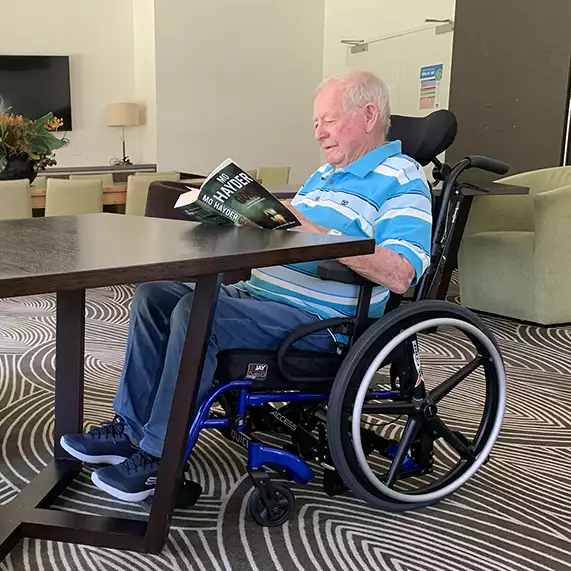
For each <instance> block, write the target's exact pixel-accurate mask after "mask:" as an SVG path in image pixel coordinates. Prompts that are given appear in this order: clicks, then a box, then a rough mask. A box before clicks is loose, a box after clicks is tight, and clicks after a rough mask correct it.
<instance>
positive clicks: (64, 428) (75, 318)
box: [54, 290, 85, 458]
mask: <svg viewBox="0 0 571 571" xmlns="http://www.w3.org/2000/svg"><path fill="white" fill-rule="evenodd" d="M84 359H85V290H79V291H70V292H59V293H58V294H57V309H56V385H55V430H54V458H69V457H70V456H69V455H68V453H67V452H66V451H65V450H64V449H63V448H62V447H61V446H60V438H61V437H62V436H63V435H64V434H73V433H77V432H82V431H83V367H84Z"/></svg>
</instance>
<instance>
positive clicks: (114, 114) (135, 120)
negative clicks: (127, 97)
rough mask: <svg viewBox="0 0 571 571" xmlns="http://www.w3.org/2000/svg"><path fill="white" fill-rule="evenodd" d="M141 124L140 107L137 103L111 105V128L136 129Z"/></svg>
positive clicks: (109, 121)
mask: <svg viewBox="0 0 571 571" xmlns="http://www.w3.org/2000/svg"><path fill="white" fill-rule="evenodd" d="M138 124H139V106H138V105H137V104H136V103H109V105H107V125H108V126H109V127H134V126H136V125H138Z"/></svg>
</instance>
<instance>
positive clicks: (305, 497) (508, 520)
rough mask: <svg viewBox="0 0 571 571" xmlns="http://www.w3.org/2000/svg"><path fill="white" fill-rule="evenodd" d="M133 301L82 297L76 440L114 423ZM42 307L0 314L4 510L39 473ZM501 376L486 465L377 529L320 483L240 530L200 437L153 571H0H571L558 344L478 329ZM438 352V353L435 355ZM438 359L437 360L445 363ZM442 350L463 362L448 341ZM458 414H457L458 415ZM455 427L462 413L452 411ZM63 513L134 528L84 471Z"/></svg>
mask: <svg viewBox="0 0 571 571" xmlns="http://www.w3.org/2000/svg"><path fill="white" fill-rule="evenodd" d="M131 294H132V290H131V289H130V288H128V287H115V288H108V289H101V290H95V291H90V292H88V302H87V312H88V314H87V339H86V346H87V356H86V403H85V418H86V424H87V425H92V424H96V423H99V422H100V421H101V420H104V419H109V418H110V416H111V415H112V411H111V399H112V396H113V394H114V392H115V390H116V387H117V380H118V377H119V373H120V370H121V365H122V360H123V351H124V346H125V339H126V334H127V321H128V309H129V303H130V298H131ZM54 307H55V298H54V297H53V296H35V297H28V298H19V299H6V300H0V410H1V412H0V443H1V452H0V454H1V459H0V462H1V464H0V501H1V502H2V503H6V502H9V501H10V500H11V498H13V497H14V496H15V495H16V493H17V491H18V490H19V489H21V488H22V487H23V486H24V485H25V484H26V483H27V482H28V481H29V480H30V479H31V478H32V477H33V476H34V475H35V474H36V473H37V472H38V471H39V470H40V469H41V468H42V467H43V466H44V465H45V464H46V463H47V462H48V461H49V460H50V458H51V452H50V451H51V449H52V430H53V417H52V407H53V379H54V361H55V348H54V326H55V314H54ZM486 321H487V323H488V324H489V325H490V326H491V328H492V329H493V331H494V332H495V334H496V335H497V337H498V339H499V341H500V344H501V347H502V350H503V353H504V357H505V363H506V368H507V372H508V407H507V414H506V419H505V422H504V427H503V431H502V435H501V437H500V440H499V441H498V443H497V445H496V447H495V449H494V452H493V454H492V459H491V461H490V463H489V464H487V465H486V466H485V467H484V468H483V469H482V470H481V472H479V473H478V474H477V475H476V477H475V478H473V479H472V480H471V481H470V482H469V483H468V484H467V485H466V486H465V487H464V488H463V489H462V490H460V491H459V492H458V493H457V494H456V495H455V496H453V497H452V498H451V499H448V500H447V501H445V502H442V503H441V504H440V505H438V506H436V507H432V508H428V509H425V510H423V511H421V512H413V513H406V514H397V515H393V514H387V513H382V512H379V511H375V510H373V509H370V508H368V507H367V506H366V505H365V504H364V503H363V502H361V501H359V500H357V499H355V498H353V497H351V496H338V497H335V498H329V497H328V496H326V495H325V494H324V493H323V492H322V489H321V481H320V477H318V478H317V480H316V481H315V482H314V483H312V484H310V485H309V486H306V487H295V486H294V487H293V489H294V491H295V493H296V498H297V506H298V510H297V515H296V517H295V518H294V519H293V520H291V521H290V522H289V523H288V524H287V525H286V526H284V527H283V528H278V529H272V530H267V529H261V528H260V527H258V526H257V525H256V524H254V523H253V522H251V521H250V520H249V518H248V517H247V516H246V515H245V511H246V499H247V495H248V490H249V488H250V485H249V482H248V480H247V479H246V476H245V470H244V465H245V458H244V454H243V453H242V451H241V450H240V449H238V448H237V447H235V446H234V445H233V444H230V443H228V442H227V441H226V440H224V439H223V438H222V437H221V436H219V435H218V434H217V433H215V432H211V433H209V434H207V435H204V436H202V437H201V440H200V442H199V445H198V449H197V450H196V453H195V455H194V464H193V472H194V473H193V474H192V476H193V478H194V479H196V480H198V481H200V482H201V483H202V484H203V485H204V493H203V495H202V497H201V498H200V500H199V502H198V504H197V505H196V506H195V507H194V508H193V509H192V510H187V511H178V512H177V513H176V516H175V519H174V525H173V528H172V531H171V536H170V539H169V542H168V545H167V546H166V548H165V549H164V551H163V553H162V555H160V556H149V555H142V554H137V553H128V552H120V551H113V550H105V549H99V548H93V547H87V546H74V545H67V544H60V543H53V542H46V541H35V540H25V541H22V542H21V543H20V544H19V545H18V546H17V547H16V548H15V549H14V550H13V552H12V553H11V555H10V556H9V557H8V558H7V559H6V560H5V561H4V562H3V563H2V564H0V570H2V571H8V570H24V569H25V570H26V571H36V570H42V571H48V570H56V569H57V570H67V571H69V570H76V569H81V570H83V569H85V570H91V571H103V570H110V571H111V570H117V571H119V570H123V569H133V570H137V571H146V570H149V571H151V570H153V571H154V570H161V571H162V570H173V571H174V570H181V571H182V570H184V571H189V570H200V571H210V570H215V571H228V570H235V571H238V570H246V569H248V570H249V569H253V570H260V571H262V570H265V569H276V570H280V571H290V570H293V569H304V570H314V569H315V570H323V571H326V570H327V571H337V570H339V571H341V570H344V569H350V570H353V571H356V570H371V571H372V570H383V571H452V570H458V571H459V570H463V571H470V570H485V571H516V570H517V571H524V570H525V571H528V570H530V571H531V570H534V571H535V570H537V571H547V570H563V569H567V570H568V569H570V568H571V567H570V566H571V532H570V531H569V528H570V524H571V491H570V490H571V328H552V329H544V328H538V327H532V326H528V325H522V324H517V323H514V322H510V321H504V320H499V319H491V318H486ZM448 343H450V340H447V341H444V340H443V342H442V346H443V347H447V346H448ZM430 346H431V347H434V348H435V353H434V354H433V355H432V357H433V359H432V360H431V364H432V365H433V364H434V359H438V358H442V359H444V358H445V357H446V355H445V353H447V351H438V345H437V344H435V343H434V342H433V343H431V344H430ZM454 346H455V348H456V349H457V348H458V347H461V343H460V341H458V342H457V343H456V344H455V345H454ZM464 406H466V407H469V403H468V404H465V405H464ZM465 412H466V414H467V415H469V414H470V410H469V409H468V408H467V409H465ZM57 505H58V506H59V508H60V509H65V510H71V511H76V512H80V513H93V514H115V515H117V514H121V515H123V516H125V515H127V516H129V517H144V511H143V510H142V509H141V508H140V507H139V506H137V505H127V504H123V503H121V502H119V501H115V500H113V499H112V498H109V497H108V496H106V495H105V494H103V493H102V492H99V490H97V489H95V488H94V487H93V486H92V485H91V481H90V479H89V471H88V470H86V471H85V473H83V474H82V475H81V476H80V477H79V478H78V479H77V480H76V481H75V482H74V484H73V485H72V486H71V487H70V489H69V491H68V492H67V493H66V494H65V495H64V496H62V498H61V499H60V501H59V503H58V504H57Z"/></svg>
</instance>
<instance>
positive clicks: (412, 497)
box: [351, 318, 506, 504]
mask: <svg viewBox="0 0 571 571" xmlns="http://www.w3.org/2000/svg"><path fill="white" fill-rule="evenodd" d="M440 326H452V327H456V328H457V329H460V330H462V331H464V332H465V333H468V334H469V335H470V336H473V337H474V338H476V339H477V340H478V341H479V342H480V343H481V344H482V345H483V346H484V347H485V349H486V350H487V352H488V354H489V355H490V356H491V357H492V363H493V365H494V368H495V371H496V377H497V385H498V395H497V411H496V416H495V419H494V423H493V425H492V428H491V430H490V431H489V435H488V437H487V441H486V443H485V444H484V446H483V448H482V450H481V451H480V452H479V453H478V455H477V457H476V458H475V460H474V461H473V462H472V464H471V465H470V466H468V467H466V469H465V470H460V474H459V476H458V478H457V479H455V480H454V481H453V482H451V483H450V484H448V485H445V486H441V487H438V489H437V490H435V491H429V492H426V493H418V492H417V493H408V494H407V493H402V492H398V491H396V490H394V489H393V488H391V487H389V486H388V485H387V484H386V483H384V482H382V481H381V480H379V478H377V476H376V475H375V473H374V472H373V471H372V469H371V468H370V466H369V463H368V461H367V458H366V455H365V452H364V450H363V445H362V440H361V415H362V413H363V405H364V402H365V399H366V396H367V392H368V390H369V386H370V384H371V381H372V380H373V377H374V375H375V373H376V372H377V370H378V369H379V367H380V365H381V363H383V362H384V361H385V360H386V359H387V357H388V356H389V355H390V354H391V353H392V351H393V350H394V349H396V347H398V346H399V345H400V344H401V343H402V342H403V341H405V340H406V339H408V338H409V337H411V336H412V335H415V334H416V333H418V332H419V331H422V330H425V329H430V328H432V327H440ZM505 387H506V384H505V371H504V368H503V364H502V360H501V356H500V354H499V352H498V350H497V349H496V347H495V346H494V344H493V343H492V341H491V340H490V339H489V338H488V337H487V336H486V335H485V334H484V333H483V332H482V331H480V330H479V329H478V328H477V327H475V326H474V325H472V324H471V323H467V322H466V321H462V320H460V319H454V318H434V319H429V320H426V321H421V322H420V323H417V324H415V325H411V326H409V327H408V328H407V329H405V330H404V331H402V332H401V333H399V334H398V335H396V336H395V337H394V338H393V339H392V340H390V341H389V342H388V343H387V344H386V345H385V346H384V347H383V349H382V350H381V351H380V352H379V353H378V354H377V356H376V357H375V359H374V360H373V361H372V362H371V364H370V365H369V367H368V369H367V371H366V372H365V374H364V376H363V379H362V381H361V383H360V386H359V390H358V391H357V395H356V398H355V402H354V405H353V414H352V421H351V433H352V439H353V449H354V453H355V456H356V458H357V461H358V463H359V466H360V468H361V470H362V472H363V475H364V476H365V478H366V479H367V481H368V482H369V483H370V484H371V485H372V486H374V487H375V488H376V489H377V490H379V491H380V492H381V493H382V494H383V495H385V496H387V497H389V498H391V499H393V500H396V501H398V502H403V503H415V504H417V503H421V502H433V501H436V500H439V499H441V498H442V497H444V496H445V495H448V494H451V493H453V492H455V491H456V490H457V489H458V488H460V487H461V486H462V485H463V484H464V483H465V482H467V481H468V480H469V479H470V478H471V477H472V476H473V475H474V474H475V473H476V472H477V470H478V469H479V468H480V466H481V465H482V464H483V463H484V462H485V460H486V458H487V457H488V455H489V453H490V451H491V449H492V446H493V445H494V442H495V440H496V438H497V436H498V434H499V431H500V428H501V424H502V419H503V416H504V411H505V401H506V388H505ZM455 470H456V468H455ZM429 487H430V486H429Z"/></svg>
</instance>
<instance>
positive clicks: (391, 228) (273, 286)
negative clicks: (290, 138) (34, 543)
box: [61, 72, 432, 501]
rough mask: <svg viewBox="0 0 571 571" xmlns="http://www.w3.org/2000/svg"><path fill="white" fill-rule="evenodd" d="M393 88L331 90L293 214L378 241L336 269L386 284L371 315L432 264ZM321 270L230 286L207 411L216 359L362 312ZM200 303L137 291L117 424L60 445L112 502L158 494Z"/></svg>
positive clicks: (369, 81)
mask: <svg viewBox="0 0 571 571" xmlns="http://www.w3.org/2000/svg"><path fill="white" fill-rule="evenodd" d="M389 121H390V106H389V96H388V91H387V87H386V86H385V84H384V83H383V82H382V81H381V80H380V79H379V78H378V77H376V76H374V75H372V74H369V73H364V72H354V73H349V74H346V75H343V76H338V77H334V78H331V79H329V80H327V81H325V82H324V83H323V84H322V85H321V86H320V87H319V88H318V91H317V96H316V99H315V107H314V128H315V139H316V140H317V142H318V144H319V145H320V147H321V148H322V149H323V151H324V152H325V154H326V155H327V160H328V163H327V164H326V165H325V166H323V167H321V168H320V169H319V170H318V171H317V172H316V173H315V174H314V175H313V176H311V178H310V179H309V180H308V181H307V182H306V183H305V185H304V186H303V187H302V189H301V190H300V191H299V193H298V194H297V195H296V197H295V198H294V199H293V200H292V202H291V204H290V205H289V207H290V208H291V209H292V210H293V211H294V212H295V214H296V216H297V217H298V218H299V219H300V221H301V222H302V225H301V227H299V228H296V230H301V231H303V232H318V233H322V234H328V233H331V234H345V235H349V236H369V237H373V238H374V239H375V241H376V243H377V248H376V251H375V253H374V254H371V255H366V256H359V257H355V258H347V259H342V260H340V262H342V263H343V264H345V265H347V266H349V267H350V268H351V269H353V270H354V271H355V272H357V273H359V274H361V275H363V276H365V277H366V278H368V279H369V280H371V281H373V282H375V283H376V284H379V285H378V286H377V287H375V288H374V292H373V297H372V301H371V316H372V317H379V316H381V315H382V314H383V311H384V306H385V304H386V301H387V298H388V296H389V292H390V291H394V292H397V293H403V292H405V291H406V290H407V289H408V287H409V286H410V285H411V284H413V283H415V281H416V280H418V278H419V277H420V276H421V275H422V273H423V272H424V270H425V269H426V267H427V264H428V261H429V249H430V236H431V223H432V217H431V200H430V191H429V188H428V185H427V183H426V179H425V177H424V174H423V171H422V169H421V168H420V167H419V165H418V164H417V163H415V162H414V161H413V160H412V159H410V158H408V157H406V156H404V155H403V154H402V153H401V144H400V142H399V141H392V142H387V141H386V135H387V132H388V128H389ZM316 266H317V264H314V263H309V264H293V265H289V266H282V267H272V268H264V269H257V270H253V271H252V276H251V278H250V280H249V281H246V282H240V283H237V284H235V285H233V286H223V287H222V288H221V292H220V297H219V301H218V305H217V309H216V314H215V319H214V324H213V327H212V333H211V336H210V340H209V343H208V348H207V354H206V358H205V364H204V370H203V373H202V378H201V380H200V387H199V390H198V401H199V402H201V401H202V400H203V399H204V397H205V396H206V394H207V393H208V391H209V389H210V387H211V385H212V381H213V377H214V373H215V371H216V364H217V361H216V359H217V354H218V352H219V351H223V350H229V349H241V348H248V349H253V348H258V349H275V348H277V346H278V345H279V343H280V341H281V340H282V339H283V338H284V337H286V336H287V335H288V334H289V333H290V332H291V331H293V330H294V329H296V328H298V327H300V326H301V325H304V324H307V323H310V322H313V321H316V320H318V319H320V318H327V317H334V316H346V315H354V314H355V311H356V305H357V297H358V289H357V287H356V286H352V285H347V284H340V283H335V282H328V281H322V280H320V279H319V278H317V277H316V274H315V268H316ZM192 299H193V288H192V286H191V285H188V284H182V283H162V282H161V283H149V284H144V285H141V286H139V287H138V288H137V290H136V292H135V296H134V299H133V304H132V308H131V321H130V327H129V337H128V341H127V352H126V357H125V365H124V367H123V374H122V377H121V383H120V386H119V390H118V392H117V395H116V397H115V401H114V408H115V412H116V414H117V415H116V417H115V419H114V420H113V422H111V423H109V424H105V425H103V426H101V427H97V428H94V429H93V430H91V431H89V432H88V433H86V434H75V435H67V436H64V437H63V438H62V441H61V444H62V446H63V448H64V449H65V450H67V451H68V452H69V453H70V454H71V455H72V456H74V457H76V458H78V459H79V460H82V461H84V462H89V463H91V464H111V466H106V467H103V468H99V469H98V470H96V471H94V472H93V476H92V479H93V482H94V483H95V484H96V485H97V486H98V487H100V488H102V489H103V490H105V491H107V492H108V493H110V494H112V495H113V496H115V497H117V498H119V499H122V500H126V501H141V500H143V499H145V498H146V497H147V496H150V495H151V494H152V493H153V492H154V487H155V480H156V475H157V472H158V466H159V462H160V457H161V452H162V448H163V442H164V438H165V433H166V426H167V421H168V418H169V413H170V408H171V403H172V396H173V391H174V383H175V379H176V375H177V368H178V365H179V360H180V354H181V351H182V346H183V342H184V339H185V336H186V330H187V323H188V318H189V314H190V308H191V305H192ZM297 347H298V348H299V349H304V350H315V351H334V350H335V342H334V339H333V337H332V335H331V334H330V333H329V332H328V331H326V330H325V331H322V332H320V333H316V334H314V335H311V336H308V337H306V338H305V339H303V340H301V341H299V342H298V344H297Z"/></svg>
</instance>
